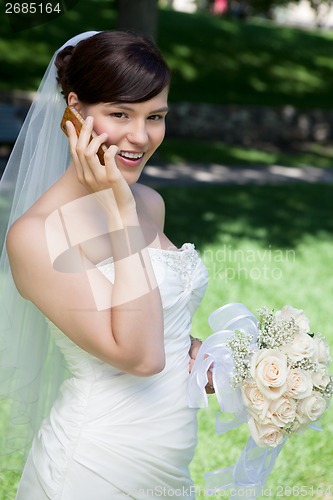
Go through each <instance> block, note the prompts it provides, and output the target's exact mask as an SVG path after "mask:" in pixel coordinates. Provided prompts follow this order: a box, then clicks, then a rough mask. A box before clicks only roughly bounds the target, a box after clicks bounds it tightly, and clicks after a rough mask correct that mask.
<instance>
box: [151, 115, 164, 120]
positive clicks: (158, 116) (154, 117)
mask: <svg viewBox="0 0 333 500" xmlns="http://www.w3.org/2000/svg"><path fill="white" fill-rule="evenodd" d="M163 119H164V116H163V115H151V116H150V117H149V120H153V121H158V120H163Z"/></svg>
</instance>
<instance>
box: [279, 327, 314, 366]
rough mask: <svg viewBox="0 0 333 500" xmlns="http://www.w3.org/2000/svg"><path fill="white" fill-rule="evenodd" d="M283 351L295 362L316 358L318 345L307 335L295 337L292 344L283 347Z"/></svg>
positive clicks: (302, 334)
mask: <svg viewBox="0 0 333 500" xmlns="http://www.w3.org/2000/svg"><path fill="white" fill-rule="evenodd" d="M281 351H282V352H284V353H285V354H286V355H287V356H288V357H289V358H290V359H291V360H292V361H294V362H296V361H300V360H301V359H303V358H314V357H315V356H316V354H317V348H316V344H315V342H314V340H313V338H312V337H310V335H308V334H307V333H298V334H297V335H295V337H294V339H293V341H292V343H290V344H285V345H283V346H281Z"/></svg>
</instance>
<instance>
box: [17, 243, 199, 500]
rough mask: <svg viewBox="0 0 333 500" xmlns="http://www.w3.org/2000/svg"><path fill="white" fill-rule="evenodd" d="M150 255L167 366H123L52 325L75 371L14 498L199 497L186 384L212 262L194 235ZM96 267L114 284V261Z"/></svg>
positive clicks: (193, 412)
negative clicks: (148, 371) (154, 370)
mask: <svg viewBox="0 0 333 500" xmlns="http://www.w3.org/2000/svg"><path fill="white" fill-rule="evenodd" d="M150 256H151V261H152V265H153V267H154V271H155V275H156V278H157V281H158V284H159V288H160V292H161V297H162V304H163V311H164V329H165V352H166V366H165V368H164V370H163V371H162V372H161V373H159V374H157V375H153V376H150V377H137V376H134V375H130V374H128V373H124V372H121V371H119V370H117V369H115V368H113V367H112V366H110V365H108V364H105V363H103V362H102V361H100V360H99V359H97V358H96V357H94V356H92V355H90V354H88V353H87V352H85V351H84V350H82V349H80V348H79V347H78V346H77V345H76V344H74V343H73V342H72V341H71V340H69V339H68V337H66V336H65V335H64V334H63V333H62V332H61V331H60V330H59V329H57V328H56V327H55V326H54V325H53V324H50V328H51V330H52V333H53V335H54V338H55V342H56V343H57V345H58V346H59V348H60V349H61V350H62V352H63V354H64V356H65V359H66V362H67V365H68V369H69V371H70V372H71V376H70V378H68V379H67V380H65V382H64V383H63V384H62V386H61V391H60V394H59V397H58V399H57V400H56V401H55V403H54V405H53V407H52V410H51V413H50V416H49V417H48V418H47V419H46V420H45V421H44V422H43V424H42V427H41V429H40V430H39V432H38V435H37V436H36V437H35V439H34V441H33V445H32V448H31V451H30V453H29V456H28V460H27V462H26V465H25V468H24V471H23V475H22V478H21V482H20V485H19V489H18V493H17V497H16V498H17V500H46V499H52V500H117V499H125V498H132V499H144V498H150V499H157V498H158V499H161V498H172V497H175V498H177V499H181V498H183V499H193V498H195V493H194V486H193V483H192V481H191V478H190V474H189V469H188V465H189V463H190V462H191V460H192V458H193V454H194V449H195V445H196V434H197V422H196V410H195V409H192V408H189V407H188V405H187V400H186V387H187V380H188V369H189V354H188V353H189V348H190V337H189V335H190V330H191V320H192V316H193V313H194V311H195V309H196V308H197V307H198V305H199V303H200V301H201V299H202V297H203V294H204V291H205V288H206V285H207V270H206V268H205V266H204V265H203V263H202V261H201V260H200V258H199V255H198V253H197V252H196V250H195V248H194V246H193V245H192V244H190V243H185V244H184V245H183V246H182V248H181V250H179V251H168V250H161V249H154V248H150ZM98 267H99V269H100V271H101V272H102V273H103V274H104V275H105V276H106V277H107V278H108V279H109V280H111V281H112V282H113V280H114V269H113V263H112V261H111V260H107V261H104V262H102V263H100V264H99V265H98Z"/></svg>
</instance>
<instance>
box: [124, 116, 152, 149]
mask: <svg viewBox="0 0 333 500" xmlns="http://www.w3.org/2000/svg"><path fill="white" fill-rule="evenodd" d="M127 137H128V140H129V141H130V142H132V143H133V144H139V145H145V144H147V141H148V133H147V128H146V123H141V122H140V123H133V124H132V126H131V128H130V130H129V132H128V134H127Z"/></svg>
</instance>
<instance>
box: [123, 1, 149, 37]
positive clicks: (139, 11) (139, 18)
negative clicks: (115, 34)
mask: <svg viewBox="0 0 333 500" xmlns="http://www.w3.org/2000/svg"><path fill="white" fill-rule="evenodd" d="M157 1H158V0H118V19H117V28H118V29H124V30H130V31H134V32H135V33H139V34H140V35H144V36H146V37H147V38H150V39H152V40H156V37H157V24H158V6H157Z"/></svg>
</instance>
